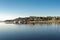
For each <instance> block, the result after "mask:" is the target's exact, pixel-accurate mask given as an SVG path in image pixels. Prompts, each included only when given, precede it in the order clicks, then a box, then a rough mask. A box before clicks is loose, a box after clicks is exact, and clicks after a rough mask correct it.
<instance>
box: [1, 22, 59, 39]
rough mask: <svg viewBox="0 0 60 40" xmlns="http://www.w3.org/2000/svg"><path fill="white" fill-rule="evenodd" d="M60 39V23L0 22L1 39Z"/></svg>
mask: <svg viewBox="0 0 60 40" xmlns="http://www.w3.org/2000/svg"><path fill="white" fill-rule="evenodd" d="M52 38H53V39H59V38H60V24H35V25H32V24H19V25H18V24H5V23H0V39H2V40H3V39H4V40H9V39H11V40H23V39H24V40H26V39H28V40H29V39H31V40H34V39H46V40H47V39H52Z"/></svg>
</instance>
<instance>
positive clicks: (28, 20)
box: [5, 16, 60, 24]
mask: <svg viewBox="0 0 60 40" xmlns="http://www.w3.org/2000/svg"><path fill="white" fill-rule="evenodd" d="M5 23H13V24H32V23H60V17H51V16H47V17H35V16H30V17H25V18H21V17H19V18H16V19H13V20H5Z"/></svg>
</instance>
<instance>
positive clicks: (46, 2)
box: [0, 0, 60, 20]
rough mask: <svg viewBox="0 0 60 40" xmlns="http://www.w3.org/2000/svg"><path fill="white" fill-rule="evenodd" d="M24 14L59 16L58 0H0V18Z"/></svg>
mask: <svg viewBox="0 0 60 40" xmlns="http://www.w3.org/2000/svg"><path fill="white" fill-rule="evenodd" d="M25 16H60V0H0V20H6V19H13V18H17V17H25Z"/></svg>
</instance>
